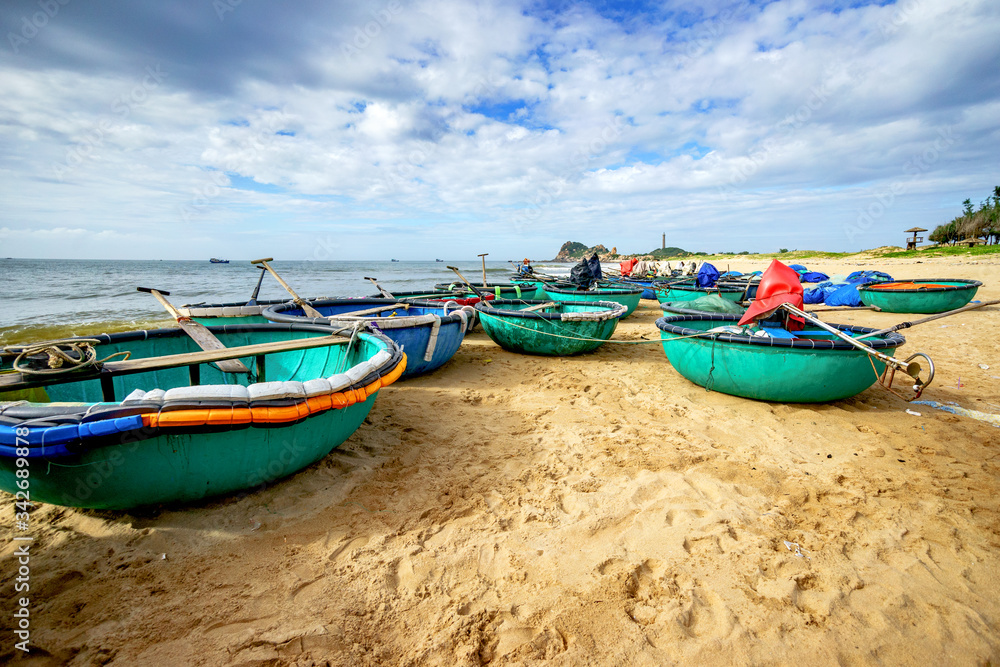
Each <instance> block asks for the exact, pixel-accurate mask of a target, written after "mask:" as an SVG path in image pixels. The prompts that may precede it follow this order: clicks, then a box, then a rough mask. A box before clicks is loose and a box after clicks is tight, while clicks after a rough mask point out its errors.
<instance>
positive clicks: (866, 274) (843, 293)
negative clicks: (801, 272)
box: [804, 271, 892, 307]
mask: <svg viewBox="0 0 1000 667" xmlns="http://www.w3.org/2000/svg"><path fill="white" fill-rule="evenodd" d="M891 280H892V277H891V276H890V275H889V274H888V273H882V272H881V271H855V272H854V273H852V274H851V275H849V276H847V278H846V279H845V281H844V282H821V283H820V284H819V285H817V286H816V287H815V288H813V289H811V290H806V293H805V295H804V296H805V302H806V303H825V304H826V305H828V306H851V307H858V306H861V305H863V304H862V302H861V294H860V293H859V292H858V287H860V286H861V285H868V284H870V283H881V282H888V281H891Z"/></svg>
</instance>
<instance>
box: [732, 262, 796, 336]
mask: <svg viewBox="0 0 1000 667" xmlns="http://www.w3.org/2000/svg"><path fill="white" fill-rule="evenodd" d="M783 303H790V304H792V305H793V306H796V307H798V308H802V307H803V305H804V304H803V301H802V283H801V282H799V274H798V272H797V271H796V270H795V269H791V268H789V267H787V266H785V265H784V264H782V263H781V262H779V261H778V260H773V261H772V262H771V266H769V267H767V271H765V272H764V275H763V276H761V279H760V285H759V286H758V287H757V298H756V299H755V300H754V302H753V303H751V304H750V307H749V308H747V312H746V313H744V314H743V318H742V319H740V324H741V325H742V324H752V323H753V322H756V321H757V320H761V319H764V318H765V317H767V316H768V315H770V314H771V313H773V312H774V311H775V310H777V309H778V306H780V305H781V304H783ZM804 326H805V321H804V320H802V319H801V318H797V317H794V316H792V317H789V318H788V329H789V330H791V331H799V330H801V329H802V328H803V327H804Z"/></svg>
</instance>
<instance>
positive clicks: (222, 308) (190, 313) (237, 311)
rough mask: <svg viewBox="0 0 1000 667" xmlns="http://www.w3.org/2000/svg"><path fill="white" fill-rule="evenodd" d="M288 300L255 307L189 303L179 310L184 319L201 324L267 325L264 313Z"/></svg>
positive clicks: (237, 304) (271, 300) (274, 300)
mask: <svg viewBox="0 0 1000 667" xmlns="http://www.w3.org/2000/svg"><path fill="white" fill-rule="evenodd" d="M287 302H288V300H287V299H269V300H266V301H257V302H256V303H254V304H253V305H247V304H245V303H188V304H184V305H183V306H181V307H180V308H178V309H177V312H179V313H180V314H181V315H182V316H184V317H190V318H191V319H192V320H194V321H195V322H197V323H199V324H204V325H205V326H209V325H220V324H266V323H267V318H266V317H264V311H265V310H267V309H268V308H270V307H271V306H277V305H280V304H282V303H287Z"/></svg>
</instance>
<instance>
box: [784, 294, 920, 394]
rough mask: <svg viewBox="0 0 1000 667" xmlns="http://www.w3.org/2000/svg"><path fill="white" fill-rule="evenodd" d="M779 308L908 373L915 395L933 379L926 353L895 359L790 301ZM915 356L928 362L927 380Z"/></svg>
mask: <svg viewBox="0 0 1000 667" xmlns="http://www.w3.org/2000/svg"><path fill="white" fill-rule="evenodd" d="M779 308H784V309H785V310H786V311H787V312H789V313H791V314H792V315H797V316H798V317H801V318H802V319H804V320H805V321H807V322H809V323H811V324H813V325H814V326H817V327H819V328H820V329H824V330H826V331H828V332H830V333H832V334H833V335H834V336H836V337H837V338H840V339H841V340H843V341H844V342H846V343H850V344H851V345H853V346H854V347H856V348H858V349H859V350H861V351H863V352H865V353H867V354H868V355H869V356H872V357H875V358H876V359H878V360H879V361H881V362H882V363H884V364H886V365H887V366H890V367H891V368H894V369H896V370H900V371H903V372H904V373H906V374H907V375H909V376H910V377H911V378H913V380H914V382H915V384H914V389H915V390H916V391H917V395H918V396H919V395H920V393H921V392H922V391H923V390H924V389H925V388H926V387H927V386H928V385H929V384H930V383H931V381H932V380H933V379H934V362H933V361H931V358H930V357H928V356H927V355H926V354H923V353H921V352H918V353H916V354H914V355H912V356H911V357H910V358H909V359H907V360H906V361H901V360H899V359H897V358H896V357H891V356H889V355H888V354H884V353H882V352H879V351H878V350H876V349H874V348H872V347H870V346H868V345H865V344H864V343H861V342H859V341H858V339H857V338H854V337H852V336H849V335H847V334H846V333H844V332H843V331H841V330H840V329H838V328H836V327H833V326H830V325H829V324H827V323H826V322H824V321H823V320H821V319H819V318H818V317H813V316H812V315H810V314H809V313H807V312H806V311H804V310H800V309H798V308H796V307H795V306H793V305H792V304H790V303H782V304H781V305H780V306H779ZM916 356H921V357H923V358H924V359H926V360H927V362H928V363H929V364H930V376H929V377H928V379H927V382H924V381H923V380H921V379H920V370H921V369H920V364H918V363H917V362H916V361H913V358H914V357H916Z"/></svg>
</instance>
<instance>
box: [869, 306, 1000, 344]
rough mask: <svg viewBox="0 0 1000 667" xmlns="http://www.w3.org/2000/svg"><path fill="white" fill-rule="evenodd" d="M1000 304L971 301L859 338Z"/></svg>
mask: <svg viewBox="0 0 1000 667" xmlns="http://www.w3.org/2000/svg"><path fill="white" fill-rule="evenodd" d="M997 304H1000V299H998V300H996V301H984V302H982V303H972V304H968V305H966V306H962V307H961V308H956V309H955V310H949V311H946V312H944V313H937V314H936V315H931V316H930V317H924V318H922V319H919V320H916V321H914V322H900V323H899V324H897V325H895V326H891V327H889V328H888V329H880V330H879V331H873V332H872V333H870V334H865V335H864V336H859V339H860V338H871V337H872V336H881V335H883V334H887V333H892V332H893V331H899V330H900V329H909V328H910V327H912V326H916V325H917V324H923V323H925V322H932V321H933V320H940V319H941V318H942V317H950V316H952V315H958V314H959V313H964V312H967V311H970V310H976V309H977V308H985V307H986V306H995V305H997Z"/></svg>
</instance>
